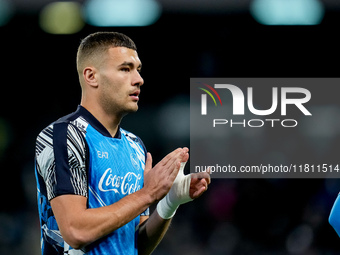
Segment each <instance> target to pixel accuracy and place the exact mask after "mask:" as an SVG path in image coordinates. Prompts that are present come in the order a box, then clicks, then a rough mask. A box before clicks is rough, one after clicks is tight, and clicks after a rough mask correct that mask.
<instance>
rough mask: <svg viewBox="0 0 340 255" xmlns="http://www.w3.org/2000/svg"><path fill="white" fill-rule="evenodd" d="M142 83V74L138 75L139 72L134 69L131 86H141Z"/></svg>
mask: <svg viewBox="0 0 340 255" xmlns="http://www.w3.org/2000/svg"><path fill="white" fill-rule="evenodd" d="M143 84H144V79H143V78H142V76H141V75H140V73H139V72H138V71H136V75H135V78H134V80H133V83H132V85H133V86H138V87H140V86H142V85H143Z"/></svg>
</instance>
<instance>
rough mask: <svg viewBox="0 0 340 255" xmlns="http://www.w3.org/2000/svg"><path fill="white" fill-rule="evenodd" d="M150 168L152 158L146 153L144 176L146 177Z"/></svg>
mask: <svg viewBox="0 0 340 255" xmlns="http://www.w3.org/2000/svg"><path fill="white" fill-rule="evenodd" d="M151 168H152V156H151V153H150V152H148V153H147V156H146V162H145V169H144V175H147V174H148V173H149V171H150V170H151Z"/></svg>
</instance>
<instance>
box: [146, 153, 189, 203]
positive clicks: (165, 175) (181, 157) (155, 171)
mask: <svg viewBox="0 0 340 255" xmlns="http://www.w3.org/2000/svg"><path fill="white" fill-rule="evenodd" d="M188 151H189V149H188V148H178V149H176V150H174V151H172V152H171V153H169V154H168V155H166V156H165V157H164V158H163V159H162V160H161V161H160V162H159V163H158V164H157V165H155V166H154V167H153V168H152V156H151V153H149V152H148V154H147V160H146V162H145V169H144V188H145V189H147V190H148V194H150V195H151V197H152V198H153V200H154V202H157V201H159V200H161V199H162V198H163V197H164V196H165V195H166V194H167V193H168V192H169V190H170V188H171V186H172V184H173V182H174V180H175V179H176V176H177V174H178V171H179V169H180V166H181V162H186V161H187V160H188V159H189V153H188Z"/></svg>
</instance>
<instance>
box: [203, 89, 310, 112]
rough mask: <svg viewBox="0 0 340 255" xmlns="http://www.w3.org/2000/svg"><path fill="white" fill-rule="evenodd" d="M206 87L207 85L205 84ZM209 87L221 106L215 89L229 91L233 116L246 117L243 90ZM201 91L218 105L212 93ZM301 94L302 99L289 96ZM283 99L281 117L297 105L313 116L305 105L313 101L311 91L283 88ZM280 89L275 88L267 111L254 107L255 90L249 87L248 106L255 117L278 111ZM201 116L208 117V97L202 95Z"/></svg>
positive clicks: (281, 99)
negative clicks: (289, 108) (289, 107)
mask: <svg viewBox="0 0 340 255" xmlns="http://www.w3.org/2000/svg"><path fill="white" fill-rule="evenodd" d="M204 85H206V84H204ZM206 86H207V87H209V88H210V90H211V91H212V92H213V93H214V94H215V95H216V96H217V98H218V99H219V101H220V104H221V105H222V101H221V98H220V96H219V94H218V93H217V91H216V90H215V89H227V90H228V91H229V92H231V95H232V98H233V115H244V101H245V97H244V94H243V92H242V90H241V89H240V88H239V87H237V86H235V85H232V84H215V85H214V88H215V89H214V88H212V87H211V86H209V85H206ZM200 89H201V90H203V91H205V92H206V93H207V94H208V95H209V96H210V97H211V98H212V99H213V100H214V103H215V106H217V104H216V100H215V99H214V96H213V94H212V93H210V92H209V91H208V90H206V89H202V88H200ZM292 93H294V94H301V95H302V97H301V98H289V94H292ZM280 94H281V98H280V103H281V115H283V116H285V115H286V114H287V105H289V104H290V105H295V106H296V107H297V108H298V109H299V110H300V111H301V112H302V113H303V114H304V115H312V114H311V113H310V112H309V111H308V110H307V109H306V107H305V106H304V105H303V104H305V103H307V102H308V101H309V100H310V99H311V93H310V91H309V90H307V89H305V88H298V87H282V88H281V93H280ZM278 99H279V98H278V88H277V87H273V88H272V105H271V107H270V108H269V109H265V110H259V109H256V108H255V107H254V103H253V101H254V100H253V88H252V87H248V88H247V105H248V109H249V111H250V112H251V113H253V114H255V115H261V116H264V115H270V114H272V113H274V112H275V111H276V109H277V106H278ZM201 115H207V95H206V94H202V95H201Z"/></svg>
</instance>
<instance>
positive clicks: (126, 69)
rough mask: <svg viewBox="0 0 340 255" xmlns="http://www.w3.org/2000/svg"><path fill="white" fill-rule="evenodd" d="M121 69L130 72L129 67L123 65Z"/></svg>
mask: <svg viewBox="0 0 340 255" xmlns="http://www.w3.org/2000/svg"><path fill="white" fill-rule="evenodd" d="M120 70H121V71H123V72H130V68H128V67H122V68H121V69H120Z"/></svg>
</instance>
